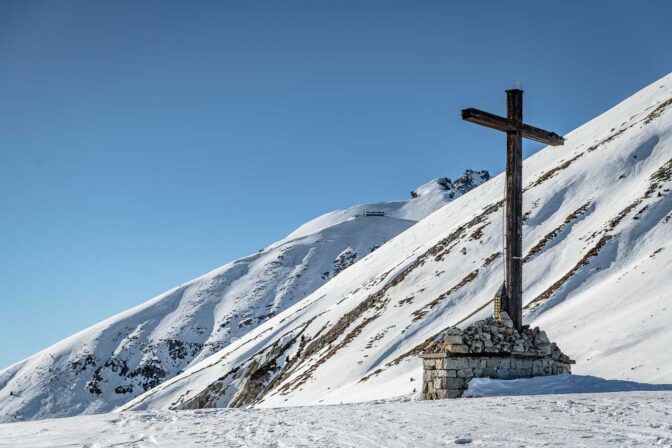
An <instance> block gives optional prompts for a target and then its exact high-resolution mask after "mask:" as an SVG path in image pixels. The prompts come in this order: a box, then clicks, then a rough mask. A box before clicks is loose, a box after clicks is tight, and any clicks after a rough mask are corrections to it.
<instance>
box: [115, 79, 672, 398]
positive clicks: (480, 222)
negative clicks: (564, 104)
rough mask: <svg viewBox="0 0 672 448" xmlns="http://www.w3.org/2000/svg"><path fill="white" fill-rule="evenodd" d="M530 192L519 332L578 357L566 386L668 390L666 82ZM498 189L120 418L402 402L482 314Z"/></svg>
mask: <svg viewBox="0 0 672 448" xmlns="http://www.w3.org/2000/svg"><path fill="white" fill-rule="evenodd" d="M484 132H486V131H485V130H484ZM524 181H525V185H526V186H525V193H524V201H525V204H524V212H525V226H524V253H525V256H524V302H525V305H524V306H525V309H524V319H525V320H526V321H527V322H528V323H530V324H533V325H540V326H542V327H543V329H545V330H546V331H547V333H548V334H549V336H550V337H551V338H552V339H553V340H554V341H556V342H557V343H558V344H559V345H560V347H561V348H562V350H563V351H564V352H565V353H567V354H568V355H570V356H571V357H572V358H574V359H576V361H577V364H576V365H575V367H574V369H573V370H574V372H575V373H583V374H592V375H597V376H601V377H606V378H614V379H634V380H639V381H645V382H667V383H672V350H670V349H669V347H670V346H671V345H672V326H670V322H672V275H671V274H672V271H671V270H670V266H672V238H671V236H672V192H671V191H670V188H672V75H668V76H667V77H665V78H663V79H661V80H659V81H658V82H656V83H654V84H652V85H650V86H649V87H647V88H645V89H643V90H642V91H640V92H638V93H637V94H635V95H634V96H632V97H631V98H629V99H627V100H625V101H623V102H622V103H621V104H619V105H618V106H616V107H614V108H613V109H611V110H609V111H608V112H606V113H604V114H602V115H601V116H599V117H597V118H596V119H594V120H592V121H590V122H589V123H587V124H585V125H583V126H581V127H580V128H578V129H576V130H575V131H573V132H571V133H570V134H568V135H566V143H565V145H564V146H561V147H555V148H546V149H544V150H542V151H540V152H538V153H537V154H535V155H534V156H532V157H530V158H528V159H527V160H526V161H525V165H524ZM503 182H504V178H503V176H498V177H497V178H495V179H493V180H491V181H489V182H487V183H486V184H484V185H482V186H481V187H479V188H477V189H475V190H473V191H471V192H469V193H467V194H465V195H463V196H461V197H460V198H458V199H456V200H455V201H454V202H452V203H450V204H449V205H447V206H445V207H443V208H441V209H439V210H438V211H437V212H435V213H434V214H432V215H430V216H429V217H427V218H425V219H424V220H422V221H421V222H420V223H418V224H417V225H415V226H413V227H411V228H410V229H408V230H406V231H405V232H404V233H402V234H401V235H399V236H397V237H396V238H394V239H393V240H391V241H389V242H388V243H387V244H385V245H383V246H382V247H380V248H379V249H378V250H376V251H375V252H374V253H372V254H370V255H369V256H367V257H365V258H364V259H363V260H361V261H360V262H358V263H357V264H356V265H354V266H353V267H351V268H350V269H348V270H347V271H345V272H343V273H341V274H340V275H339V276H338V277H336V278H335V279H333V280H331V281H330V282H328V283H326V284H325V285H324V286H322V287H321V288H319V289H317V290H316V291H315V292H313V293H312V294H311V295H309V296H308V297H307V298H305V299H304V300H302V301H301V302H300V303H297V304H295V305H294V306H292V307H290V308H288V309H286V310H285V311H283V312H282V313H279V314H278V315H276V316H275V317H273V318H272V319H269V320H268V321H266V322H265V323H263V324H262V325H259V326H258V327H257V328H255V329H254V330H252V331H250V332H249V333H247V334H246V335H245V336H243V337H241V338H240V339H238V340H236V341H234V342H233V343H232V344H231V345H229V346H228V347H226V348H224V349H223V350H221V351H219V352H218V353H216V354H214V355H213V356H211V357H209V358H207V359H205V360H203V361H201V362H199V363H197V364H195V365H192V366H191V367H190V368H189V369H187V370H186V371H185V372H183V373H182V374H180V375H178V376H176V377H175V378H173V379H172V380H169V381H166V382H164V383H162V384H161V385H159V386H158V387H155V388H154V389H152V390H151V391H149V392H147V393H145V394H143V395H142V396H140V397H138V398H136V399H134V400H133V401H132V402H130V403H129V404H128V405H126V406H124V409H193V408H204V407H224V406H247V405H255V406H258V407H268V406H279V405H290V406H292V405H316V404H328V403H340V402H356V401H364V400H371V399H380V398H389V397H393V396H397V395H404V394H409V393H411V392H412V391H413V390H415V389H416V388H418V387H419V385H420V383H421V382H420V379H421V375H422V373H421V363H420V361H419V359H418V358H417V356H416V355H417V353H418V352H419V351H421V350H422V349H423V348H424V347H425V345H426V344H427V343H428V342H429V341H431V340H432V338H433V337H434V336H435V335H436V334H437V333H439V332H440V331H441V330H442V329H444V328H446V327H448V326H452V325H465V324H467V323H469V322H471V321H474V320H476V319H479V318H483V317H485V316H487V315H489V314H490V313H491V307H492V305H491V303H492V298H493V296H494V295H495V292H496V290H497V289H498V288H499V287H500V285H501V282H502V256H501V253H502V239H503V238H502V211H503V210H502V208H503V207H502V205H503V200H502V193H503ZM421 190H422V189H421Z"/></svg>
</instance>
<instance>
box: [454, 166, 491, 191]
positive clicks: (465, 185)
mask: <svg viewBox="0 0 672 448" xmlns="http://www.w3.org/2000/svg"><path fill="white" fill-rule="evenodd" d="M488 180H490V173H489V172H488V171H486V170H481V171H474V170H470V169H469V170H466V171H465V172H464V174H463V175H462V176H460V177H458V178H457V179H455V182H453V186H454V187H455V189H457V190H458V191H459V192H460V193H462V194H464V193H466V192H467V191H470V190H473V189H474V188H476V187H477V186H479V185H480V184H482V183H483V182H486V181H488Z"/></svg>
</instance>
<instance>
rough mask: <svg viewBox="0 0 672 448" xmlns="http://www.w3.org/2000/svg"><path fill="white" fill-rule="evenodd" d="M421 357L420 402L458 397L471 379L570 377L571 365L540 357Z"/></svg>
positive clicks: (441, 354)
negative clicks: (421, 400) (421, 384)
mask: <svg viewBox="0 0 672 448" xmlns="http://www.w3.org/2000/svg"><path fill="white" fill-rule="evenodd" d="M421 357H422V365H423V369H424V373H423V387H422V399H423V400H436V399H442V398H458V397H461V396H462V393H463V392H464V391H465V390H466V389H467V385H468V383H469V380H471V379H472V378H493V379H500V380H510V379H514V378H532V377H536V376H548V375H561V374H569V373H571V371H570V369H571V365H570V363H566V362H563V361H560V360H557V359H553V358H551V357H543V356H524V355H508V356H507V355H505V356H492V355H490V356H488V355H485V354H483V355H476V354H470V355H462V356H459V355H455V354H446V353H426V354H424V355H421Z"/></svg>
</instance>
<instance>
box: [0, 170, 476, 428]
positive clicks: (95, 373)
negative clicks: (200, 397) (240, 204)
mask: <svg viewBox="0 0 672 448" xmlns="http://www.w3.org/2000/svg"><path fill="white" fill-rule="evenodd" d="M488 178H489V175H488V173H487V172H486V171H472V170H467V171H466V172H465V173H464V175H463V176H461V177H460V178H458V179H456V180H455V181H454V182H451V181H450V180H448V179H445V178H441V179H436V180H434V181H431V182H429V183H427V184H425V185H423V186H422V187H420V188H419V189H417V190H416V192H417V193H415V194H414V195H413V196H414V197H413V198H412V199H410V200H405V201H396V202H383V203H377V204H365V205H358V206H355V207H351V208H347V209H343V210H338V211H335V212H332V213H327V214H326V215H323V216H320V217H318V218H316V219H314V220H312V221H310V222H308V223H306V224H304V225H303V226H301V227H300V228H299V229H297V230H296V231H295V232H293V233H292V234H291V235H289V236H288V237H287V238H285V239H283V240H282V241H279V242H277V243H275V244H272V245H271V246H269V247H267V248H265V249H263V250H261V251H260V252H258V253H256V254H254V255H251V256H248V257H245V258H242V259H239V260H236V261H234V262H232V263H229V264H227V265H225V266H222V267H221V268H219V269H216V270H214V271H212V272H210V273H208V274H206V275H204V276H202V277H199V278H197V279H194V280H192V281H190V282H188V283H185V284H183V285H181V286H178V287H177V288H173V289H171V290H170V291H167V292H166V293H164V294H161V295H159V296H157V297H156V298H154V299H152V300H150V301H148V302H146V303H144V304H142V305H140V306H138V307H135V308H133V309H130V310H128V311H126V312H124V313H121V314H119V315H116V316H114V317H111V318H109V319H107V320H105V321H103V322H101V323H99V324H97V325H94V326H92V327H90V328H88V329H86V330H84V331H82V332H80V333H78V334H76V335H74V336H72V337H70V338H68V339H65V340H64V341H62V342H60V343H58V344H56V345H54V346H52V347H49V348H48V349H46V350H44V351H42V352H40V353H38V354H36V355H34V356H32V357H30V358H28V359H26V360H24V361H22V362H19V363H17V364H15V365H13V366H10V367H8V368H6V369H4V370H2V371H0V421H8V420H15V419H33V418H44V417H53V416H65V415H75V414H81V413H92V412H104V411H108V410H111V409H113V408H114V407H116V406H119V405H121V404H123V403H126V402H127V401H128V400H130V399H131V398H133V397H135V396H137V395H139V394H141V393H142V392H144V391H146V390H149V389H151V388H152V387H154V386H156V385H158V384H160V383H161V382H163V381H165V380H167V379H170V378H172V377H173V376H175V375H176V374H178V373H179V372H181V371H182V370H184V369H185V368H187V367H188V366H190V365H191V364H193V363H195V362H198V361H200V360H203V359H205V358H206V357H207V356H209V355H211V354H213V353H215V352H217V351H218V350H220V349H222V348H224V347H226V346H227V345H228V344H229V343H230V342H231V341H235V340H237V339H239V338H241V337H242V336H244V335H245V334H246V333H248V332H249V331H250V330H251V329H254V328H255V327H257V326H258V325H259V324H261V323H263V322H265V321H267V320H268V319H270V318H271V317H273V316H275V315H276V314H278V313H279V312H280V311H283V310H284V309H286V308H288V307H289V306H291V305H294V304H296V303H297V302H299V301H300V300H301V299H303V298H304V297H306V296H308V295H309V294H310V293H312V292H313V291H315V290H316V289H317V288H319V287H320V286H322V285H323V284H325V283H326V282H327V281H329V280H330V279H332V278H333V277H334V276H336V275H338V274H339V273H340V272H341V271H343V270H344V269H346V268H347V267H348V266H350V265H352V264H353V263H355V262H356V261H357V260H359V259H361V258H362V257H364V256H366V255H367V254H369V253H370V252H372V251H373V250H375V249H376V248H378V247H379V246H380V245H382V244H384V243H385V242H386V241H388V240H389V239H391V238H393V237H394V236H396V235H398V234H399V233H401V232H403V231H404V230H406V229H408V228H409V227H411V226H412V225H413V224H415V223H416V222H417V221H418V220H420V219H422V218H424V217H425V216H427V215H428V214H430V213H431V212H433V211H435V210H437V209H439V208H441V207H442V206H443V205H445V204H447V203H448V202H450V201H452V200H453V199H454V198H456V197H458V196H460V195H462V194H463V193H464V192H466V191H468V190H469V189H471V188H474V187H475V186H477V185H479V184H481V183H483V182H484V181H486V180H487V179H488ZM371 212H373V213H371ZM367 214H368V215H381V214H384V216H367Z"/></svg>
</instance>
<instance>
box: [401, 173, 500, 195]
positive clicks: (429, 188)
mask: <svg viewBox="0 0 672 448" xmlns="http://www.w3.org/2000/svg"><path fill="white" fill-rule="evenodd" d="M489 179H490V173H488V172H487V171H486V170H481V171H475V170H472V169H468V170H465V172H464V174H462V175H461V176H460V177H458V178H457V179H455V180H454V181H453V180H451V179H449V178H448V177H439V178H436V179H433V180H431V181H429V182H427V183H426V184H424V185H421V186H420V187H418V188H416V189H415V190H413V191H411V197H412V198H417V197H420V196H424V195H427V194H430V193H434V192H443V193H446V194H448V196H449V197H450V198H451V199H454V198H456V197H458V196H461V195H463V194H464V193H466V192H468V191H470V190H472V189H474V188H476V187H477V186H479V185H481V184H482V183H484V182H486V181H487V180H489Z"/></svg>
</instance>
